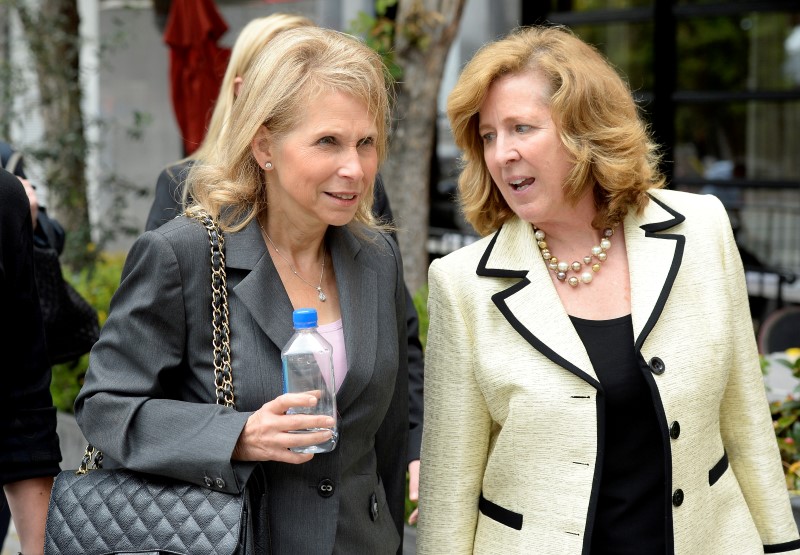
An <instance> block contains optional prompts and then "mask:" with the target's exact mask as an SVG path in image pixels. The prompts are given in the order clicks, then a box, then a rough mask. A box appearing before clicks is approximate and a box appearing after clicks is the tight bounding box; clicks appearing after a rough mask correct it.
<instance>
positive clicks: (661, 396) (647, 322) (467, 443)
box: [418, 190, 800, 555]
mask: <svg viewBox="0 0 800 555" xmlns="http://www.w3.org/2000/svg"><path fill="white" fill-rule="evenodd" d="M651 198H652V201H651V202H649V203H648V204H647V207H646V208H645V210H644V212H643V213H642V214H635V213H631V214H629V215H628V216H627V217H626V218H625V220H624V229H625V242H626V248H627V255H628V264H629V267H630V284H631V316H632V320H633V328H634V337H632V338H631V340H632V341H633V342H634V344H635V348H636V352H637V355H638V356H639V360H640V366H641V367H642V371H643V372H644V373H645V376H646V380H647V381H648V382H649V383H650V386H651V390H652V391H653V403H654V404H655V407H656V413H657V415H658V417H659V420H660V424H661V436H662V439H663V444H664V451H665V453H666V476H667V483H666V484H665V488H664V503H665V506H666V508H667V512H666V514H667V515H668V518H667V521H666V523H665V526H666V536H667V547H668V549H667V551H668V553H675V554H681V555H684V554H685V555H700V554H702V555H715V554H719V555H731V554H737V555H748V554H755V553H794V554H800V539H798V532H797V527H796V525H795V522H794V519H793V517H792V512H791V508H790V504H789V500H788V494H787V491H786V485H785V482H784V479H783V473H782V470H781V462H780V455H779V452H778V448H777V444H776V441H775V436H774V433H773V428H772V423H771V418H770V413H769V409H768V405H767V400H766V395H765V391H764V386H763V381H762V377H761V371H760V367H759V361H758V356H757V350H756V345H755V340H754V334H753V328H752V324H751V320H750V313H749V308H748V299H747V293H746V286H745V281H744V272H743V270H742V265H741V261H740V258H739V255H738V252H737V249H736V245H735V243H734V239H733V234H732V232H731V228H730V224H729V222H728V219H727V216H726V213H725V210H724V209H723V207H722V205H721V204H720V203H719V201H718V200H717V199H716V198H714V197H711V196H698V195H690V194H687V193H680V192H675V191H665V190H658V191H656V190H654V191H652V193H651ZM429 286H430V297H429V301H428V303H429V304H428V309H429V312H430V330H429V335H428V345H427V352H426V356H425V426H424V434H423V445H422V469H421V485H420V524H419V532H418V533H419V538H418V553H420V554H422V555H425V554H431V555H433V554H435V555H441V554H443V553H445V554H447V555H457V554H461V553H486V554H489V553H492V554H494V553H503V554H510V553H519V554H523V553H524V554H537V555H569V554H578V553H588V552H589V547H590V546H591V533H592V523H593V521H594V509H595V505H596V498H597V494H598V487H599V475H600V463H601V461H600V460H599V458H598V449H597V446H598V438H600V439H602V438H603V437H604V435H605V430H604V429H603V419H602V418H598V414H599V407H601V405H602V395H600V396H598V391H600V390H601V386H600V384H599V382H598V379H597V375H596V374H595V372H594V370H593V369H592V365H591V363H590V361H589V357H588V355H587V353H586V350H585V349H584V347H583V344H582V342H581V340H580V338H579V337H578V335H577V333H576V331H575V329H574V327H573V326H572V324H571V322H570V320H569V317H568V315H567V313H566V311H565V310H564V308H563V305H562V304H561V302H560V300H559V298H558V295H557V294H556V291H555V286H554V284H553V282H552V280H551V278H550V276H549V275H548V269H547V268H546V266H545V264H544V261H543V260H542V257H541V255H540V253H539V250H538V248H537V247H536V242H535V239H534V237H533V230H532V226H531V225H529V224H527V223H525V222H523V221H521V220H519V219H514V220H512V221H510V222H508V223H507V224H505V225H504V226H503V227H502V228H501V229H500V230H499V231H497V232H496V233H494V234H492V235H490V236H488V237H485V238H483V239H481V240H480V241H478V242H476V243H474V244H472V245H470V246H468V247H465V248H463V249H461V250H459V251H456V252H454V253H452V254H450V255H448V256H446V257H445V258H443V259H441V260H437V261H435V262H434V263H433V264H432V265H431V268H430V272H429Z"/></svg>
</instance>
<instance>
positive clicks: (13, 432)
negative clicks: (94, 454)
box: [0, 169, 61, 555]
mask: <svg viewBox="0 0 800 555" xmlns="http://www.w3.org/2000/svg"><path fill="white" fill-rule="evenodd" d="M29 195H33V199H34V203H33V206H32V203H31V202H30V201H29V200H28V196H29ZM35 204H36V203H35V193H33V191H32V189H31V190H29V191H28V192H27V193H26V191H25V188H24V187H23V185H22V184H21V183H20V181H19V180H18V179H17V178H16V177H15V176H13V175H12V174H10V173H8V172H7V171H5V170H3V169H0V306H2V307H3V315H4V324H3V325H2V326H0V329H2V331H1V332H0V350H2V352H3V360H2V362H0V367H2V369H3V375H4V376H5V379H4V385H3V387H2V388H0V484H2V486H3V491H4V493H5V497H6V499H7V502H8V507H9V508H10V513H11V516H12V518H13V520H14V525H15V528H16V530H17V534H18V535H19V539H20V546H21V549H22V553H24V554H25V555H37V554H41V553H43V551H44V528H45V520H46V517H47V506H48V502H49V499H50V489H51V487H52V484H53V476H55V475H56V474H58V472H59V466H58V463H59V461H60V460H61V453H60V451H59V444H58V436H57V435H56V409H55V407H53V402H52V398H51V397H50V364H49V361H48V358H47V348H46V342H45V336H44V328H43V322H42V316H41V309H40V306H39V298H38V295H37V292H36V284H35V281H34V274H33V221H34V215H35V214H36V210H35ZM0 505H5V502H4V500H2V499H0ZM2 538H5V530H3V536H2Z"/></svg>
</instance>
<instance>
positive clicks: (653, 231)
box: [636, 195, 686, 351]
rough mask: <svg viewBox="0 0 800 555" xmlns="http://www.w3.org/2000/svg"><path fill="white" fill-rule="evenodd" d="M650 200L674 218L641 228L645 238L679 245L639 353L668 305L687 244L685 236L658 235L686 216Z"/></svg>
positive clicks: (644, 330)
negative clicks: (669, 240)
mask: <svg viewBox="0 0 800 555" xmlns="http://www.w3.org/2000/svg"><path fill="white" fill-rule="evenodd" d="M650 200H652V201H653V202H655V203H656V204H658V205H659V206H660V207H661V208H663V209H664V210H666V211H667V212H669V213H670V214H672V216H673V217H672V219H670V220H665V221H663V222H656V223H652V224H645V225H643V226H641V229H642V230H644V232H645V237H653V238H656V239H672V240H674V241H676V242H677V245H676V246H675V256H673V257H672V265H671V266H670V269H669V273H668V274H667V279H666V281H665V282H664V287H663V288H662V289H661V295H659V297H658V301H657V302H656V306H655V307H654V308H653V312H652V313H651V314H650V318H649V319H648V320H647V323H646V324H645V325H644V327H643V328H642V333H641V334H639V337H637V338H636V350H637V351H639V350H640V349H641V348H642V345H644V341H645V339H647V336H648V335H650V332H651V331H652V330H653V327H654V326H655V325H656V322H658V319H659V318H660V317H661V312H662V311H663V310H664V305H665V304H666V303H667V298H668V297H669V294H670V292H671V291H672V284H673V283H675V277H676V276H677V275H678V270H679V269H680V267H681V262H682V261H683V249H684V246H685V244H686V237H685V236H683V235H676V234H663V235H662V234H657V233H658V232H660V231H663V230H665V229H669V228H671V227H674V226H676V225H678V224H679V223H681V222H683V221H684V220H685V219H686V216H684V215H683V214H681V213H679V212H676V211H675V210H673V209H672V208H670V207H669V206H667V205H666V204H664V203H663V202H661V201H660V200H658V199H657V198H655V197H654V196H652V195H650Z"/></svg>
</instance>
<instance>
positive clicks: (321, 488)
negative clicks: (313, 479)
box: [317, 478, 336, 497]
mask: <svg viewBox="0 0 800 555" xmlns="http://www.w3.org/2000/svg"><path fill="white" fill-rule="evenodd" d="M335 489H336V488H335V487H334V485H333V480H331V479H330V478H323V479H322V480H320V481H319V484H317V493H318V494H319V495H320V497H330V496H331V495H333V491H334V490H335Z"/></svg>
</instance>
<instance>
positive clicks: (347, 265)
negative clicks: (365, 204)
mask: <svg viewBox="0 0 800 555" xmlns="http://www.w3.org/2000/svg"><path fill="white" fill-rule="evenodd" d="M328 234H329V235H330V241H329V242H328V244H329V246H330V249H331V256H332V257H333V267H334V270H335V271H336V287H337V290H338V291H339V305H340V307H341V311H342V323H343V325H344V341H345V349H346V350H347V375H346V376H345V379H344V381H343V382H342V384H341V386H340V387H339V392H338V393H337V395H336V397H337V403H338V410H339V411H340V412H344V411H345V409H346V408H347V407H348V406H349V405H350V404H351V403H352V402H353V400H354V399H356V398H357V397H358V395H359V394H360V393H361V391H362V390H363V389H364V388H365V387H366V386H367V384H368V383H369V381H370V380H371V379H372V372H373V369H374V368H375V361H376V357H377V349H378V276H377V274H376V273H375V271H374V270H373V269H371V268H369V267H367V266H365V265H363V264H361V263H360V262H359V260H358V254H359V251H360V249H361V243H360V242H359V241H358V239H357V238H356V237H355V236H354V235H353V234H352V233H351V232H350V230H349V229H348V228H347V227H331V228H330V229H329V231H328Z"/></svg>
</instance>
